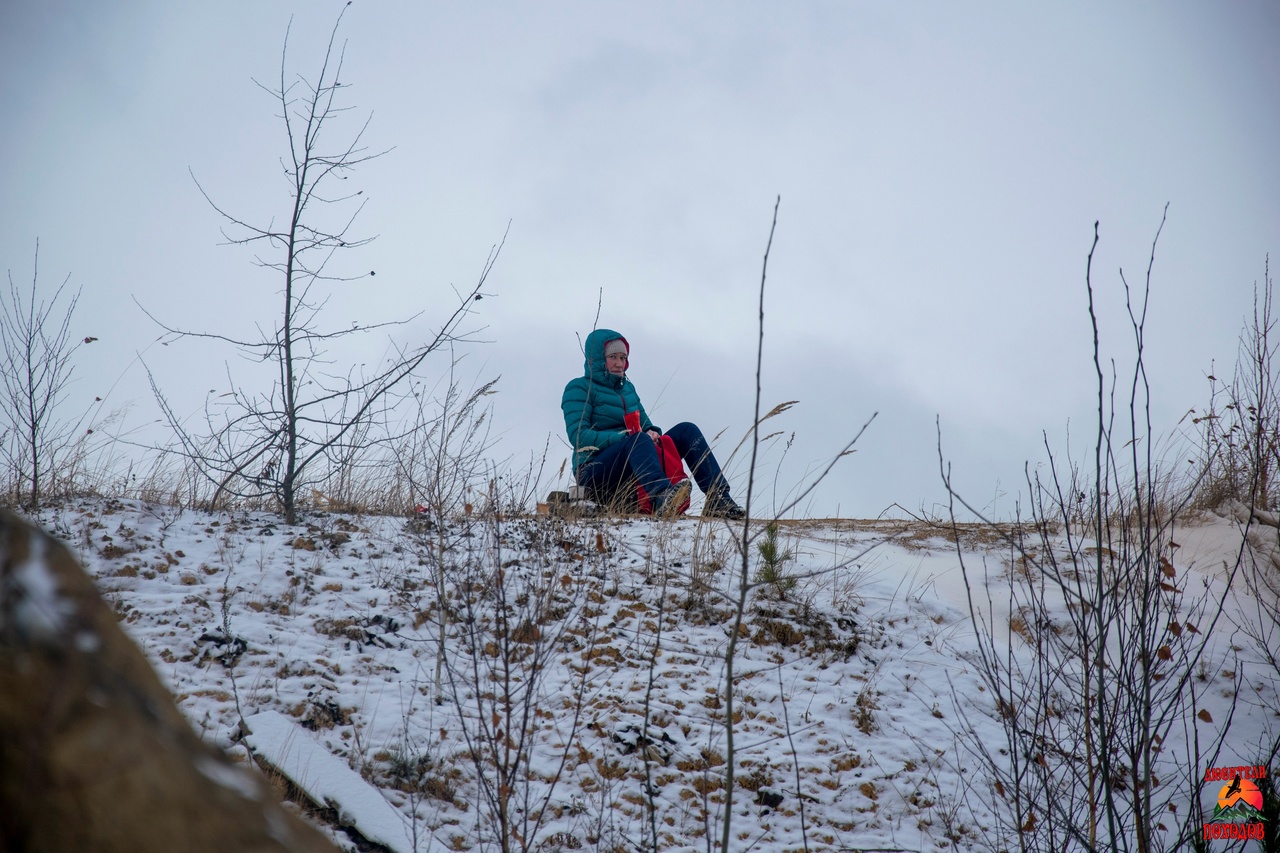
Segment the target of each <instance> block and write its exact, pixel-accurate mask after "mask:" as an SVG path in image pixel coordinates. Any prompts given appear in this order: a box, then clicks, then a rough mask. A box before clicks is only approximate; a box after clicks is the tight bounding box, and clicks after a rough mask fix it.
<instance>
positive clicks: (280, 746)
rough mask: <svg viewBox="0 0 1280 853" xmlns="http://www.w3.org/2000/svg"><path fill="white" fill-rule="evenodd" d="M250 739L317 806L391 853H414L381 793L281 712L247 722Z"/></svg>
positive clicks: (271, 712)
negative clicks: (329, 810) (331, 811)
mask: <svg viewBox="0 0 1280 853" xmlns="http://www.w3.org/2000/svg"><path fill="white" fill-rule="evenodd" d="M244 722H245V726H246V727H247V728H248V729H249V734H247V735H245V741H246V742H247V743H248V744H249V746H250V747H251V748H252V749H253V751H254V752H256V753H257V754H258V755H259V756H261V757H262V758H264V759H265V760H266V761H267V762H268V763H269V764H270V765H271V766H272V767H274V768H275V769H276V770H279V771H280V772H281V773H283V774H284V775H285V776H286V777H288V779H289V781H291V782H293V783H294V784H295V785H297V786H298V787H299V788H301V789H302V790H303V791H305V792H306V794H307V796H308V797H310V798H311V800H312V801H313V802H314V803H316V804H317V805H322V806H323V805H330V806H332V807H333V808H334V809H336V810H337V812H338V815H339V823H341V824H342V825H343V826H351V827H354V828H355V829H356V831H358V832H359V833H360V834H361V835H362V836H364V837H365V838H366V839H368V840H369V841H373V842H376V843H378V844H382V845H384V846H386V847H387V848H389V849H390V850H391V851H392V853H406V851H409V850H411V849H412V847H411V846H410V842H409V839H408V837H407V836H406V835H405V831H404V823H403V821H402V820H401V818H400V815H399V814H398V813H397V812H396V810H395V809H393V808H392V807H391V806H390V805H389V804H388V803H387V801H386V800H385V799H383V798H382V795H381V794H379V793H378V792H377V790H375V789H374V788H372V787H370V786H369V783H368V782H365V781H364V780H363V779H361V778H360V776H359V774H357V773H355V772H353V771H352V770H351V768H349V767H347V765H346V764H345V763H343V762H342V761H341V760H340V759H338V758H336V757H335V756H334V755H333V754H332V753H331V752H329V751H327V750H326V749H324V748H323V747H321V746H320V745H318V744H317V743H316V742H315V741H313V740H311V738H309V737H307V735H306V733H304V732H303V731H302V730H301V729H299V728H298V726H297V725H296V724H295V723H293V722H292V721H290V720H289V719H287V718H286V717H284V716H282V715H281V714H280V713H278V712H276V711H263V712H262V713H260V714H254V715H253V716H252V717H248V718H246V719H245V721H244Z"/></svg>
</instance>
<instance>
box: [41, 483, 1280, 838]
mask: <svg viewBox="0 0 1280 853" xmlns="http://www.w3.org/2000/svg"><path fill="white" fill-rule="evenodd" d="M36 520H38V521H39V522H40V523H41V524H42V525H43V526H44V527H45V528H46V529H48V530H50V531H52V532H53V533H55V535H57V536H58V537H60V538H61V539H62V540H64V541H65V542H67V543H68V544H69V545H70V546H71V547H72V549H73V550H74V551H75V552H76V553H77V554H78V555H79V556H80V557H81V559H82V561H83V562H84V564H85V565H86V567H87V568H88V570H89V571H90V573H91V574H92V575H94V576H95V577H96V579H97V583H98V586H99V588H100V590H101V591H102V593H103V595H104V596H105V597H106V598H107V599H108V601H109V602H110V603H111V604H112V605H113V607H114V608H115V610H116V612H117V613H118V614H119V616H120V619H121V621H122V623H123V625H124V626H125V628H126V630H127V631H128V632H129V634H130V635H131V636H132V637H133V638H134V639H135V640H136V641H137V642H138V643H139V644H140V645H141V646H142V648H143V649H144V650H145V651H146V653H147V655H148V657H149V658H150V659H151V661H152V662H153V663H154V665H155V667H156V668H157V670H158V671H159V672H160V673H161V675H162V677H163V678H164V679H165V680H166V682H167V683H168V685H169V686H170V688H171V689H172V691H173V693H174V695H175V696H176V698H177V701H178V704H179V706H180V707H181V708H182V710H183V711H184V713H185V714H186V715H187V717H188V718H189V719H190V720H191V722H192V723H193V725H194V726H195V727H196V728H197V730H198V731H200V732H202V733H203V735H204V737H205V738H206V739H208V740H210V741H213V742H216V743H217V744H219V745H220V746H222V747H224V748H226V749H228V750H230V751H231V752H232V753H233V754H239V755H241V756H244V755H245V753H246V745H245V743H244V735H245V733H246V727H244V726H243V720H244V719H246V718H251V717H253V716H254V715H255V714H260V713H262V712H268V711H274V712H278V713H279V714H280V715H283V717H284V718H286V719H288V720H291V721H293V723H294V724H296V726H297V727H298V728H299V731H300V734H301V736H305V737H308V738H311V739H312V740H314V741H315V742H316V743H317V744H319V745H320V746H322V747H323V748H325V749H326V750H328V751H329V752H330V753H331V754H332V755H334V756H337V757H338V758H339V759H341V760H342V761H343V762H345V763H346V765H347V766H348V767H350V768H351V769H352V770H354V771H355V772H356V773H358V774H359V775H360V776H361V777H362V778H363V779H364V780H366V781H367V782H369V783H371V784H372V785H374V786H376V787H377V788H378V789H379V790H380V791H381V793H382V795H383V796H384V797H385V798H386V800H387V802H389V803H390V805H391V806H392V807H393V808H394V810H395V812H396V813H397V814H398V815H399V818H400V820H401V821H402V822H403V825H404V833H405V842H404V846H405V847H406V849H416V850H422V851H426V850H469V849H488V847H489V845H492V844H496V843H499V842H502V841H504V840H505V841H506V842H507V843H508V844H509V845H510V846H513V847H523V848H527V849H536V850H546V851H555V850H577V849H600V850H619V851H621V850H634V849H637V847H640V848H645V849H654V848H656V849H662V850H678V849H691V850H707V849H709V848H708V845H709V843H710V842H711V840H712V839H714V841H715V843H718V840H719V837H720V833H721V828H722V823H723V818H722V815H723V809H724V801H725V785H726V771H727V769H728V767H727V764H726V759H727V757H728V755H729V753H730V744H729V732H728V730H727V727H726V716H727V715H728V714H730V703H732V706H731V715H732V720H733V724H732V740H733V744H732V751H733V771H734V785H733V800H732V812H733V816H732V821H731V847H732V849H735V850H747V849H755V850H770V851H772V850H800V849H805V846H806V840H807V847H808V849H809V850H862V849H895V850H897V849H900V850H913V851H915V850H920V851H923V850H948V849H956V848H959V849H974V850H984V849H990V847H991V846H992V840H991V839H992V838H993V834H992V833H993V832H995V830H996V829H997V828H998V827H1000V826H1005V827H1006V829H1007V827H1008V824H1009V821H1010V811H1009V808H1010V807H1009V805H1008V801H1007V800H1006V799H1004V798H1002V797H1001V795H1000V793H999V792H998V790H997V787H996V786H995V785H994V784H993V780H992V779H991V778H990V775H989V774H988V773H986V772H985V770H984V762H983V759H982V758H981V755H980V752H981V749H980V748H979V746H980V745H985V746H986V747H988V748H989V751H990V754H991V755H1004V754H1007V751H1006V750H1005V749H1004V745H1005V743H1006V740H1005V734H1004V728H1003V726H1002V725H1001V722H1000V719H999V717H998V716H997V713H996V712H997V708H996V702H995V701H994V700H993V698H992V696H991V692H990V690H989V689H988V685H987V683H986V682H985V681H984V679H983V677H982V672H981V670H980V667H979V666H978V665H977V662H978V657H977V651H978V649H979V642H978V639H977V637H976V636H975V631H974V627H973V624H972V623H971V621H970V617H969V605H968V598H967V591H966V584H965V582H964V577H963V576H962V574H961V571H960V568H959V559H958V557H957V549H956V545H955V543H954V541H953V539H952V538H951V534H950V532H949V529H948V528H947V527H946V526H939V525H931V524H928V523H926V522H923V521H885V520H882V521H876V522H855V521H838V520H826V521H805V522H787V523H783V524H782V525H781V526H780V528H779V533H778V538H777V544H778V552H777V556H778V557H779V558H780V559H778V560H777V561H776V566H775V570H774V572H773V573H772V574H768V573H766V574H761V566H762V557H761V554H760V552H759V549H758V548H757V547H756V545H755V544H754V543H753V545H752V547H750V548H749V549H748V571H749V576H750V577H751V578H752V579H753V580H754V579H760V580H761V583H760V584H759V585H757V586H756V588H755V589H754V590H753V591H752V592H751V594H750V595H749V596H748V599H747V606H746V608H745V611H744V613H743V618H742V620H741V624H740V625H738V627H737V629H736V632H737V640H736V643H735V644H734V646H735V648H734V651H733V655H732V677H733V685H734V689H733V691H732V692H731V693H730V692H729V691H727V689H726V686H727V678H728V671H727V669H726V660H727V659H728V656H729V650H730V644H731V639H732V638H733V635H734V631H735V624H737V623H736V613H735V607H734V605H735V602H736V600H737V597H738V590H739V580H740V573H741V569H742V558H741V555H740V550H739V543H738V540H737V537H738V536H739V535H740V526H728V525H726V524H724V523H715V524H710V523H708V524H704V523H702V522H700V521H698V520H696V519H678V520H676V521H674V522H670V523H664V522H656V521H652V520H648V519H580V520H564V519H556V518H549V517H537V516H535V517H516V516H511V517H503V516H501V515H500V514H493V513H490V514H483V515H482V514H480V513H477V514H476V515H474V516H472V515H469V514H467V515H461V516H459V517H458V518H456V519H454V520H451V521H450V522H448V523H447V524H443V525H440V524H430V523H428V522H426V521H423V520H416V519H415V520H412V521H408V522H407V521H406V520H405V519H403V518H389V517H361V516H349V515H339V514H326V513H317V514H313V515H311V516H310V517H309V518H308V520H307V522H306V523H304V524H300V525H298V526H294V527H289V526H285V525H282V524H281V522H280V520H279V519H278V517H276V516H273V515H270V514H266V513H257V512H231V513H198V512H192V511H184V510H179V509H174V508H169V507H164V506H154V505H145V504H141V503H136V502H122V501H112V500H83V501H77V502H73V503H71V504H68V505H67V506H65V507H63V508H61V509H59V510H56V511H54V510H45V511H44V512H43V513H42V514H41V516H40V517H39V518H38V519H36ZM1176 535H1177V537H1178V540H1179V544H1180V545H1181V549H1180V550H1179V552H1178V554H1179V559H1178V563H1179V565H1178V567H1177V568H1178V571H1179V572H1180V575H1179V580H1178V583H1179V584H1181V585H1182V586H1183V587H1186V588H1191V587H1195V588H1197V589H1205V590H1212V589H1215V588H1217V586H1215V585H1221V584H1222V583H1223V577H1222V565H1223V561H1224V560H1226V561H1232V560H1234V559H1235V554H1236V553H1237V551H1238V549H1239V542H1240V532H1239V530H1238V529H1237V528H1236V526H1235V525H1234V524H1231V523H1229V522H1227V521H1224V520H1221V519H1212V518H1210V519H1203V520H1201V521H1199V522H1198V523H1197V524H1196V525H1194V526H1192V527H1189V528H1186V529H1185V530H1179V531H1177V532H1176ZM757 541H758V540H757ZM960 541H961V551H962V552H963V554H964V559H965V562H966V565H967V566H968V567H969V568H970V579H971V581H973V582H974V584H975V585H976V588H975V599H976V600H977V601H978V602H979V604H980V609H981V610H982V612H983V613H984V614H986V617H985V618H988V619H989V620H991V621H992V623H993V624H995V625H996V627H997V630H996V631H995V632H994V634H995V637H996V640H997V647H998V648H999V649H1001V651H1002V653H1006V654H1010V655H1011V656H1013V657H1018V658H1022V659H1026V658H1027V657H1028V656H1029V655H1030V650H1029V646H1028V644H1027V643H1026V642H1024V641H1023V640H1022V639H1021V638H1020V637H1019V632H1018V630H1017V627H1016V623H1017V619H1018V618H1020V614H1019V612H1017V611H1016V608H1014V607H1012V606H1011V605H1010V604H1009V600H1010V599H1009V592H1008V590H1009V586H1010V583H1011V582H1012V581H1013V578H1014V577H1015V572H1014V571H1012V569H1013V567H1014V565H1015V560H1013V559H1011V558H1010V552H1009V548H1008V546H1007V545H1006V544H1005V542H1004V540H1003V539H1002V538H1001V536H1000V535H999V531H995V530H991V529H984V528H979V527H967V528H964V529H963V531H962V535H961V536H960ZM978 578H985V579H986V580H985V584H986V588H985V589H983V588H982V584H979V583H977V580H976V579H978ZM988 595H990V599H989V601H988ZM1228 601H1229V603H1230V609H1229V616H1230V617H1231V618H1230V619H1225V620H1223V621H1221V622H1220V623H1219V626H1218V629H1217V631H1216V634H1215V645H1213V646H1212V650H1211V655H1210V656H1209V657H1207V658H1206V659H1205V662H1204V664H1203V672H1201V673H1200V675H1199V681H1198V683H1197V684H1196V689H1197V691H1198V695H1199V698H1200V703H1201V704H1200V705H1199V707H1200V708H1201V709H1202V710H1203V714H1202V716H1201V717H1200V718H1199V719H1196V718H1192V719H1188V720H1185V721H1179V723H1178V725H1176V726H1174V727H1173V729H1174V730H1176V731H1177V732H1178V733H1179V735H1178V737H1179V738H1181V739H1185V738H1186V736H1188V735H1189V734H1190V733H1192V732H1198V734H1199V736H1200V737H1202V738H1207V739H1211V738H1212V736H1214V735H1216V734H1218V733H1219V732H1220V731H1221V727H1222V726H1223V725H1225V723H1226V721H1227V720H1232V726H1233V728H1232V730H1231V732H1230V733H1229V737H1228V738H1227V740H1226V741H1225V744H1226V752H1225V753H1224V754H1223V756H1222V760H1223V762H1226V763H1230V761H1228V755H1227V753H1230V752H1231V751H1232V750H1235V751H1236V752H1237V753H1238V759H1239V761H1240V763H1250V764H1253V763H1257V761H1256V749H1257V747H1258V745H1259V744H1261V743H1262V742H1263V738H1264V736H1265V735H1266V733H1267V732H1268V731H1270V729H1269V728H1268V727H1269V726H1272V725H1273V724H1274V719H1275V709H1276V708H1277V707H1280V704H1278V703H1277V695H1276V682H1275V671H1274V669H1270V668H1268V667H1267V666H1264V665H1263V664H1262V663H1261V662H1260V660H1259V659H1258V655H1257V654H1256V652H1254V651H1253V650H1251V647H1250V646H1249V644H1248V643H1247V642H1245V641H1244V640H1242V639H1241V635H1240V632H1239V630H1238V628H1237V626H1238V625H1239V624H1243V623H1242V620H1243V619H1244V618H1245V616H1246V610H1247V608H1240V607H1239V604H1240V603H1241V602H1242V601H1244V599H1243V598H1237V597H1231V598H1229V599H1228ZM1011 620H1012V621H1011ZM1010 625H1013V626H1014V630H1013V631H1012V633H1011V632H1010V631H1009V627H1010ZM1001 638H1004V639H1003V640H1001ZM1219 640H1220V641H1219ZM1237 688H1238V691H1239V692H1238V694H1237ZM1237 699H1239V700H1241V701H1237ZM1233 704H1234V706H1235V716H1234V719H1232V715H1231V710H1232V707H1233ZM263 719H268V718H266V717H264V718H263ZM270 719H273V720H274V719H275V718H274V717H272V718H270ZM249 740H250V742H252V737H250V738H249ZM1169 747H1170V748H1169V749H1167V750H1166V752H1167V755H1168V760H1169V761H1170V762H1171V764H1172V766H1175V767H1176V766H1182V769H1183V770H1184V771H1185V772H1186V773H1188V774H1190V775H1191V776H1194V775H1195V774H1196V773H1202V772H1203V768H1200V769H1196V768H1191V767H1186V766H1185V765H1186V761H1185V759H1180V758H1179V756H1180V755H1183V754H1184V753H1181V752H1179V750H1178V749H1175V748H1173V744H1172V741H1170V744H1169ZM1179 761H1181V762H1182V765H1179V764H1178V762H1179ZM1210 787H1213V786H1210ZM1213 793H1215V794H1216V788H1215V789H1214V792H1213ZM1204 794H1205V796H1208V795H1209V794H1210V792H1208V791H1207V790H1206V791H1205V792H1204ZM1180 796H1181V795H1180ZM1197 796H1199V793H1197V792H1194V791H1190V790H1188V791H1187V792H1186V794H1185V796H1182V799H1181V800H1179V802H1185V803H1186V804H1187V805H1186V807H1183V808H1182V810H1181V811H1180V812H1179V814H1181V815H1185V814H1187V811H1186V808H1187V807H1189V805H1190V803H1191V801H1192V800H1193V799H1194V798H1195V797H1197ZM334 799H335V802H333V803H331V805H332V806H333V808H332V811H333V813H334V814H335V815H336V814H340V813H341V811H342V809H341V805H342V803H341V799H342V798H341V797H335V798H334ZM346 822H347V823H350V822H351V820H348V821H346ZM1173 823H1174V822H1173V821H1172V820H1171V821H1170V824H1171V826H1172V825H1173ZM330 831H333V830H330ZM1171 831H1172V830H1171ZM335 837H336V838H337V839H338V840H339V841H340V842H342V843H347V844H349V843H351V842H348V841H346V840H345V836H344V835H342V834H340V833H338V834H336V836H335Z"/></svg>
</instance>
